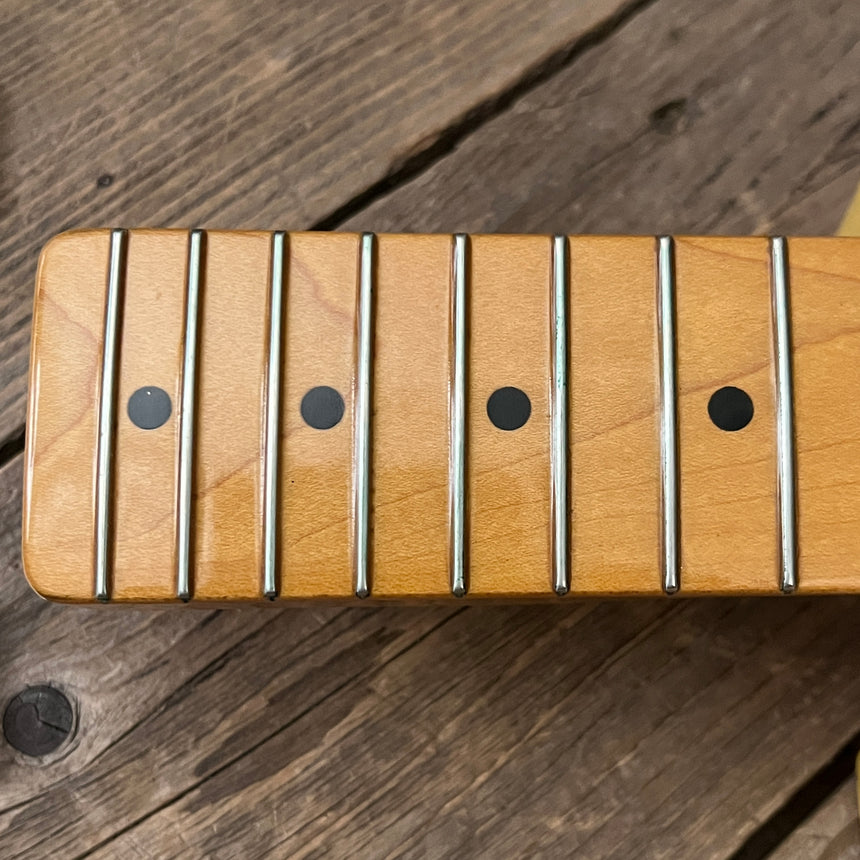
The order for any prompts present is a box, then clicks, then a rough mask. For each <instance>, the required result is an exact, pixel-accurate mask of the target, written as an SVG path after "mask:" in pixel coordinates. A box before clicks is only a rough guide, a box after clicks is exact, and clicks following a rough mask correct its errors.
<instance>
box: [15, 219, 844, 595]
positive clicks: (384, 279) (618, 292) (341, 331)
mask: <svg viewBox="0 0 860 860" xmlns="http://www.w3.org/2000/svg"><path fill="white" fill-rule="evenodd" d="M187 243H188V234H187V233H185V232H173V231H163V232H159V231H131V232H130V233H129V241H128V255H127V261H126V267H125V275H124V281H125V290H124V292H125V298H124V301H123V311H124V312H123V314H122V315H121V323H120V332H119V335H120V343H121V348H120V353H119V356H120V357H119V365H118V368H119V391H118V398H117V400H118V406H117V421H116V428H115V447H114V456H113V468H114V481H113V484H114V495H113V516H112V520H111V541H112V547H113V554H112V570H111V597H112V599H114V600H117V601H134V600H172V599H175V595H176V589H175V584H176V570H175V567H176V555H175V540H176V527H175V518H176V515H177V510H176V509H177V504H178V503H177V502H176V501H175V499H176V472H177V468H178V446H177V434H178V426H179V423H178V406H177V405H176V404H177V403H178V400H179V386H180V381H181V374H182V356H183V353H184V350H185V346H184V345H183V343H182V338H183V322H182V320H183V314H184V296H185V289H186V266H185V254H186V250H187ZM467 247H468V254H467V277H466V282H467V290H466V294H467V305H468V320H469V328H468V344H467V356H468V370H467V384H466V392H467V416H466V426H465V430H466V438H467V446H466V464H467V468H466V474H467V482H466V503H467V517H466V528H467V545H468V562H467V575H468V583H467V584H468V589H469V595H470V596H472V597H476V598H478V597H512V598H527V597H546V598H548V599H553V594H552V589H551V560H550V548H551V534H550V531H551V504H550V486H551V482H550V477H551V468H550V421H549V414H550V397H551V392H550V381H551V372H550V356H551V351H552V344H551V331H552V326H551V319H550V311H551V308H550V295H551V263H552V242H551V239H550V237H547V236H486V235H479V236H472V237H471V238H470V239H469V240H468V243H467ZM569 247H570V285H569V287H570V289H569V297H570V301H569V320H568V323H569V331H570V350H569V363H568V364H569V371H570V385H569V387H570V395H569V399H570V406H571V410H570V411H571V417H570V429H571V435H570V438H571V443H570V449H569V452H568V453H569V464H568V465H569V470H570V476H571V492H570V517H571V536H572V540H571V559H572V564H571V590H572V592H573V593H574V594H580V595H585V594H608V595H610V594H635V593H658V592H659V590H660V583H661V570H660V516H661V506H660V492H661V488H660V448H659V410H658V406H659V398H658V393H657V392H658V370H657V362H656V352H657V325H656V271H655V260H656V244H655V241H654V239H653V238H649V237H644V238H611V237H597V238H595V237H573V238H571V239H570V240H569ZM107 248H108V234H107V232H106V231H103V232H84V233H77V234H68V235H65V236H62V237H60V238H59V239H57V240H56V241H55V242H53V243H51V244H50V245H49V246H48V248H47V249H46V252H45V254H44V256H43V261H42V266H41V267H40V271H39V283H38V287H37V313H36V318H35V319H36V324H35V327H34V336H33V364H32V374H33V375H32V395H31V424H30V433H29V437H28V438H29V453H28V457H29V460H28V463H29V468H28V484H27V501H26V505H25V526H24V545H25V563H26V566H27V570H28V574H29V576H30V580H31V582H32V584H33V585H34V587H35V588H36V589H37V590H38V591H39V592H40V593H42V594H45V595H46V596H51V597H57V598H59V599H63V600H70V601H87V600H92V599H93V532H94V516H93V487H94V485H95V469H96V467H95V463H94V445H95V441H94V440H95V432H96V431H95V427H96V404H97V402H98V393H99V384H100V383H99V375H100V362H101V353H102V346H101V343H102V339H103V330H102V329H103V324H104V323H103V316H104V304H105V291H106V270H107ZM452 254H453V239H452V237H451V236H403V235H400V236H396V235H382V236H380V237H378V240H377V243H376V262H375V265H374V269H373V282H374V287H373V291H374V326H373V328H374V344H373V370H372V385H371V403H372V421H371V474H372V480H371V496H370V529H371V539H370V557H369V561H370V564H369V570H370V579H371V593H372V596H373V597H375V598H380V599H384V598H414V597H418V598H421V597H423V598H427V597H446V596H448V595H449V594H450V564H449V557H450V544H449V540H450V537H449V535H450V521H449V517H450V495H449V470H450V435H449V434H450V432H451V414H452V413H451V410H450V390H449V389H450V362H451V355H452V347H451V307H452V306H451V294H452V293H451V291H452V268H451V264H452ZM858 258H860V242H857V241H856V240H855V241H852V240H820V239H810V240H794V241H793V242H792V245H791V251H790V253H789V265H790V269H791V277H790V281H791V284H792V287H791V293H792V295H793V296H794V299H793V302H794V318H793V325H792V328H793V336H794V339H795V342H796V358H795V363H796V371H795V375H796V389H797V439H798V472H797V475H798V510H799V515H798V525H799V529H798V536H799V546H800V556H799V577H800V589H801V590H809V591H835V590H841V591H850V590H856V589H858V587H860V585H858V581H860V576H858V573H857V567H858V564H860V563H858V562H857V560H856V559H857V558H858V557H860V554H858V552H857V550H858V549H860V546H858V539H857V537H856V533H857V531H858V530H857V528H856V526H855V511H856V510H858V509H860V504H858V503H860V494H858V492H857V491H856V484H857V483H858V479H857V477H856V475H855V472H856V469H857V466H856V464H857V462H859V461H860V458H858V456H857V453H858V452H857V451H856V443H855V436H854V434H853V432H852V424H851V422H850V421H846V419H845V408H846V407H845V404H849V403H851V402H854V401H855V400H856V399H857V393H858V392H860V378H858V377H857V374H856V371H855V370H854V367H855V366H856V365H857V361H856V360H855V359H854V356H855V354H856V353H857V352H860V343H857V342H856V335H855V333H854V329H856V328H857V327H858V320H857V319H855V317H858V311H857V310H856V307H857V305H858V303H857V302H856V301H855V300H854V298H855V292H856V288H857V276H856V266H857V261H858ZM675 261H676V267H675V269H676V298H677V313H676V317H677V319H676V332H675V334H676V341H677V345H676V350H677V371H678V393H679V396H678V400H677V412H678V427H679V463H680V509H681V516H680V539H681V576H682V582H681V590H682V593H688V594H700V593H732V592H736V593H745V592H757V593H776V590H777V578H778V577H777V546H778V537H779V530H778V529H779V526H778V521H777V511H776V452H775V441H774V440H775V432H776V418H775V407H774V393H775V392H774V387H775V379H774V334H773V319H772V317H773V310H772V297H771V294H772V289H771V273H770V263H769V245H768V241H767V240H766V239H755V238H752V239H718V238H709V239H703V238H680V239H678V240H677V241H676V243H675ZM285 263H286V265H285V270H284V272H285V277H284V301H285V312H284V328H283V366H282V374H283V380H284V381H283V385H282V390H281V392H280V397H281V404H280V414H281V434H280V450H281V458H280V464H281V466H280V469H279V472H278V478H279V482H280V492H279V497H278V498H279V503H280V504H279V513H278V534H279V537H280V540H279V541H278V547H277V551H278V561H279V568H278V571H279V573H278V576H279V583H278V585H279V593H280V596H281V598H282V599H308V598H340V599H350V598H352V596H353V594H354V572H355V565H356V557H355V553H356V549H355V547H354V545H353V541H354V535H353V528H352V523H353V516H354V504H355V498H354V489H355V487H354V480H355V479H354V470H353V467H354V451H355V446H354V440H355V437H354V434H355V432H356V431H355V427H354V408H353V402H354V387H355V384H356V381H355V376H356V325H357V320H356V303H357V296H358V269H359V237H358V236H357V235H355V234H312V233H296V234H291V235H289V236H288V237H287V243H286V261H285ZM271 268H272V236H271V234H270V233H262V232H258V233H229V232H212V233H209V234H208V235H207V236H206V238H205V242H204V256H203V266H202V273H203V274H202V282H201V300H200V310H199V337H198V369H197V388H196V429H195V444H194V462H193V478H194V493H193V499H192V508H191V516H192V522H193V553H192V565H191V586H192V596H193V599H195V600H199V601H213V602H224V601H253V600H259V599H261V598H262V595H263V580H262V576H263V544H262V505H263V474H264V468H265V447H264V423H265V422H264V417H265V410H266V379H267V361H268V354H269V343H268V338H269V324H270V318H269V302H270V295H271V283H270V281H271ZM858 319H860V317H858ZM145 385H159V387H163V388H164V389H165V390H166V391H168V392H169V393H170V394H171V397H172V399H173V401H174V410H173V414H172V415H171V417H170V419H169V420H168V421H167V422H166V423H165V424H164V425H163V426H161V427H159V428H157V429H155V430H141V429H140V428H137V427H134V426H133V425H132V423H131V421H130V420H129V417H128V415H127V412H126V403H127V400H128V397H129V396H130V394H131V392H133V391H134V390H136V389H137V388H139V387H141V386H145ZM322 385H325V386H329V387H331V388H334V389H335V390H336V391H337V392H338V394H339V395H340V396H341V398H342V399H343V404H344V411H343V416H342V417H341V419H340V420H339V421H338V422H337V423H336V424H335V425H334V426H332V427H330V428H328V429H318V428H315V427H313V426H310V424H309V422H308V421H306V420H304V418H303V416H302V413H301V408H302V407H301V404H302V400H303V398H304V397H305V395H306V394H307V393H308V392H309V391H310V390H312V389H314V388H316V387H317V386H322ZM727 385H733V386H736V387H739V388H742V389H743V390H744V391H746V392H747V393H748V394H749V395H750V397H751V398H752V400H753V402H754V404H755V414H754V417H753V420H752V421H751V422H750V423H749V424H748V425H747V426H745V427H744V428H743V429H740V430H737V431H735V432H727V431H725V430H721V429H719V428H718V427H716V426H715V424H714V423H713V422H712V421H711V420H710V418H709V416H708V402H709V400H710V397H711V395H712V394H713V392H714V391H715V390H717V389H718V388H721V387H723V386H727ZM506 386H515V387H516V388H519V389H521V390H522V391H524V392H525V393H526V394H527V395H528V397H529V400H530V404H531V414H530V416H529V418H528V420H527V421H526V423H525V424H524V425H523V426H522V427H520V428H518V429H515V430H504V429H500V428H499V427H498V426H495V425H494V423H493V421H492V420H491V419H490V417H489V415H488V409H487V403H488V400H489V398H490V396H491V395H492V394H493V392H494V391H496V390H497V389H500V388H503V387H506ZM138 569H140V570H141V571H142V572H141V573H140V574H139V575H138V573H137V570H138Z"/></svg>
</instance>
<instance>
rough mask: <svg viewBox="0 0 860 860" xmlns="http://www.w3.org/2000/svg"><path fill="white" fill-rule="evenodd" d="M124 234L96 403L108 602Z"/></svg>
mask: <svg viewBox="0 0 860 860" xmlns="http://www.w3.org/2000/svg"><path fill="white" fill-rule="evenodd" d="M125 244H126V231H125V230H112V231H111V234H110V263H109V265H108V284H107V297H106V302H105V322H104V351H103V353H102V376H101V396H100V399H99V419H98V421H99V430H98V452H97V461H96V512H95V514H96V547H95V550H96V552H95V591H96V598H97V599H98V600H109V599H110V586H109V583H108V555H109V553H110V546H109V541H110V509H111V490H112V485H113V480H112V479H113V448H114V424H115V417H116V376H117V353H118V341H119V332H118V328H119V312H120V300H121V293H122V287H123V277H124V272H123V258H124V256H125Z"/></svg>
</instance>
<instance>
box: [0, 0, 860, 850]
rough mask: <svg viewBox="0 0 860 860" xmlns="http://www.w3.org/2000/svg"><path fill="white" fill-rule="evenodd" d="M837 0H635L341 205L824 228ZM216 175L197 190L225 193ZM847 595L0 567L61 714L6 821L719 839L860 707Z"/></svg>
mask: <svg viewBox="0 0 860 860" xmlns="http://www.w3.org/2000/svg"><path fill="white" fill-rule="evenodd" d="M825 11H826V14H825ZM853 11H854V9H853V5H852V4H851V3H850V2H847V0H846V2H842V3H832V4H830V5H829V6H828V8H827V9H826V10H824V9H821V8H815V9H810V8H809V6H808V5H807V4H805V3H801V2H800V0H790V2H777V0H767V2H758V3H755V4H748V3H745V2H732V3H725V4H723V5H722V6H708V7H705V6H703V5H702V4H700V3H698V2H695V0H687V2H680V0H658V2H656V3H655V4H654V5H653V7H652V8H650V9H649V10H646V11H645V12H642V13H640V14H639V15H637V16H636V17H635V18H633V20H632V21H631V22H630V24H629V25H627V26H626V27H624V28H623V29H621V30H619V31H618V32H617V33H615V34H613V36H612V37H611V38H610V39H608V40H607V41H606V43H605V44H604V45H602V46H598V47H596V48H594V49H593V50H591V51H589V52H588V53H586V54H585V55H583V56H582V57H581V58H580V59H579V60H578V61H576V62H574V63H572V64H571V65H570V67H569V68H568V69H567V70H566V71H564V72H563V73H561V74H559V75H557V76H556V77H555V78H554V79H553V80H551V81H550V82H548V83H546V84H544V85H542V86H540V87H538V88H537V89H535V91H534V92H532V93H530V94H529V95H527V96H525V97H524V98H522V99H520V100H519V101H518V102H517V103H516V104H514V105H513V106H512V109H511V110H510V111H508V112H506V113H505V114H503V115H502V116H501V117H500V118H499V119H498V120H495V121H493V122H490V123H488V124H487V125H486V126H484V127H483V128H481V129H479V130H477V131H476V132H475V133H474V134H473V135H471V136H470V137H469V139H467V140H466V141H464V142H463V144H462V145H461V146H460V147H459V148H458V150H457V151H456V152H454V153H453V154H451V155H450V156H449V157H447V158H445V159H443V160H442V161H441V162H440V163H439V164H438V165H437V166H436V167H433V168H430V169H429V170H427V171H426V172H425V173H424V174H423V175H422V176H421V177H419V178H418V179H416V180H415V181H414V182H411V183H408V184H407V185H405V186H404V187H403V188H402V189H399V190H397V191H395V192H394V193H392V194H390V195H388V196H387V197H386V198H385V200H384V201H382V202H381V203H380V204H379V205H378V206H374V207H371V208H370V209H369V210H368V211H367V212H365V213H362V215H361V216H360V217H358V218H356V219H354V220H353V221H352V222H351V226H359V225H361V226H371V227H375V228H391V229H394V228H404V227H405V228H412V229H418V228H424V229H427V228H432V229H445V230H454V229H459V228H468V229H498V230H503V229H511V230H589V229H591V230H597V229H606V230H642V231H647V232H653V231H655V230H674V229H689V230H693V229H699V230H707V229H710V230H720V231H729V230H731V231H736V232H737V231H746V230H752V229H767V228H769V225H771V224H773V225H774V226H778V227H780V228H782V229H793V228H796V229H801V230H803V231H807V232H828V231H830V230H831V229H832V227H833V226H834V224H835V223H836V221H837V220H838V217H839V214H840V212H839V209H840V207H841V205H842V202H843V201H845V200H847V198H848V197H849V196H850V194H851V191H852V189H853V184H854V182H855V181H856V179H857V173H858V167H860V162H858V152H857V139H858V129H857V127H856V117H855V116H854V115H853V113H852V110H853V107H852V106H854V105H856V102H857V86H858V84H857V81H858V80H860V75H858V74H857V72H858V71H860V69H858V53H857V47H856V45H857V39H858V26H860V21H857V20H855V19H856V15H854V14H852V13H853ZM511 38H514V37H513V36H512V37H511ZM768 87H770V88H773V89H774V90H775V91H776V92H768ZM683 99H686V101H685V102H683V104H682V101H681V100H683ZM185 133H186V132H184V131H183V132H181V133H178V137H179V138H181V136H182V134H185ZM748 138H749V139H748ZM213 158H214V155H213ZM726 159H727V160H726ZM723 162H725V163H723ZM298 175H299V176H302V174H301V173H299V174H298ZM304 175H305V176H307V174H304ZM706 179H707V180H709V181H705V180H706ZM754 179H757V184H756V183H755V182H754ZM307 181H309V182H310V181H313V180H310V179H308V180H307ZM237 182H238V180H237ZM697 183H699V186H700V187H699V186H697ZM750 183H753V186H752V187H751V188H750V187H749V186H750ZM112 187H113V186H112ZM238 193H239V191H237V190H236V188H234V187H230V188H229V189H228V190H227V191H221V192H220V193H219V194H218V195H216V196H215V197H213V198H212V201H210V202H209V203H204V204H202V205H204V206H205V205H210V206H216V205H217V206H225V207H230V206H233V205H235V206H237V207H238V208H237V209H235V210H232V209H231V210H230V211H235V212H236V213H237V214H242V212H243V210H242V205H244V204H241V203H235V201H231V198H230V195H233V194H238ZM255 193H256V192H255ZM124 194H126V195H127V197H126V200H127V202H128V204H129V205H130V206H131V205H133V199H132V198H133V192H132V190H131V189H128V190H127V191H125V192H124ZM732 200H734V203H733V204H730V201H732ZM272 205H274V204H272ZM201 211H202V210H201ZM224 211H227V209H225V210H224ZM254 223H260V222H258V221H254ZM266 226H273V225H272V224H271V222H269V223H268V224H266ZM19 469H20V465H19V463H18V461H16V463H15V464H14V465H12V466H10V467H7V468H6V469H5V470H4V471H3V472H2V473H0V488H3V489H0V499H5V500H6V503H5V504H4V505H3V506H2V508H0V517H2V518H5V519H4V522H5V523H6V524H5V525H0V560H2V561H0V564H2V568H0V569H2V570H3V571H4V574H3V577H4V578H3V583H2V588H3V589H7V588H9V585H8V583H9V582H17V583H19V586H20V580H19V572H18V571H17V570H15V565H14V563H13V562H12V561H11V559H13V558H14V557H15V556H16V554H17V553H16V549H15V548H16V546H17V541H18V535H17V534H16V533H14V525H13V524H14V522H15V516H16V511H15V508H16V506H17V504H19V502H18V501H17V499H18V496H17V495H16V494H17V489H15V488H14V485H15V484H16V483H17V482H18V479H19V471H18V470H19ZM858 609H860V603H858V600H857V599H854V598H841V599H832V600H814V599H797V598H791V599H785V600H779V599H771V600H767V599H764V600H754V599H750V600H740V601H735V600H710V601H706V600H700V601H691V602H685V601H680V602H664V601H618V602H614V603H609V602H603V603H601V602H572V601H571V602H565V603H564V604H559V605H558V606H555V607H545V606H542V607H495V608H493V607H475V608H465V609H464V608H463V607H461V606H460V605H458V606H457V607H454V608H451V609H449V608H446V607H436V608H421V609H379V610H376V609H366V608H362V609H358V610H348V611H341V610H336V609H333V610H296V611H289V612H277V611H274V612H273V613H271V614H266V613H265V612H264V611H262V610H261V611H259V612H254V611H251V613H250V614H248V613H246V612H244V611H242V612H222V613H219V614H217V615H212V616H210V615H208V614H204V615H201V616H199V618H198V619H196V620H191V618H192V617H191V616H190V615H189V614H187V613H184V612H182V611H181V610H180V611H176V610H170V611H155V612H150V613H145V612H136V613H128V614H123V615H121V616H120V615H116V616H113V615H112V614H111V613H109V612H105V611H104V610H99V609H96V610H78V609H71V608H62V607H49V606H47V605H45V604H41V603H39V602H38V601H37V600H36V598H34V597H32V596H30V595H26V596H23V595H22V594H20V593H19V592H14V591H10V592H9V597H6V596H5V592H4V596H3V598H2V600H0V646H2V647H3V653H4V654H8V655H9V658H8V662H6V663H4V673H3V674H0V678H2V682H3V684H4V685H5V686H4V688H3V691H2V692H3V693H4V695H5V694H6V690H7V689H8V690H9V691H11V692H15V691H17V689H18V688H19V687H20V686H21V685H22V684H24V683H37V682H40V681H45V680H48V681H50V680H54V681H56V682H57V683H59V684H61V685H62V686H64V687H65V688H67V689H70V690H71V691H72V692H73V693H74V696H75V698H76V699H77V701H78V703H79V707H80V711H81V715H82V725H81V733H80V734H79V736H78V737H79V740H78V741H77V744H76V745H74V746H73V747H72V748H71V749H69V750H68V751H67V753H66V754H65V757H63V758H61V760H60V761H58V762H57V763H55V764H51V765H49V766H44V767H41V768H40V767H35V766H33V765H32V764H29V763H27V762H24V761H23V760H21V759H19V758H17V757H15V756H13V755H12V754H11V753H10V752H9V750H8V748H4V749H3V750H2V751H0V765H2V767H0V845H2V846H3V849H4V854H7V853H8V854H9V856H15V854H16V853H18V852H24V851H30V852H31V853H34V854H51V853H53V854H58V855H60V856H63V855H71V856H74V855H75V854H76V853H79V852H82V851H85V850H88V849H90V848H91V847H93V846H98V845H101V849H100V850H99V851H97V852H96V856H103V857H113V856H131V857H134V856H140V857H144V856H171V855H176V854H182V855H183V856H208V857H221V856H223V857H227V856H243V857H261V856H265V854H266V852H267V851H268V852H273V853H275V854H276V855H278V854H280V855H288V854H290V855H293V854H294V855H296V856H308V855H312V856H318V855H322V854H325V853H328V854H330V855H332V856H341V855H348V856H373V857H376V856H386V855H396V854H398V853H403V854H405V855H406V856H422V855H423V856H468V855H482V856H493V857H498V856H522V855H529V854H531V855H537V854H540V855H542V856H549V857H553V856H569V855H570V854H571V853H572V851H573V850H575V849H579V850H580V852H581V853H582V855H583V856H588V857H603V856H620V857H626V856H655V857H656V856H669V857H678V856H682V857H687V856H690V857H697V858H698V857H725V856H728V855H729V854H730V853H731V851H732V850H733V848H735V847H737V846H738V845H740V844H741V843H742V842H743V839H744V838H745V837H746V836H747V835H748V834H749V833H750V832H752V831H754V830H755V828H756V827H757V826H758V824H759V823H760V822H761V821H763V820H765V819H766V818H767V817H768V816H769V815H770V814H772V813H773V812H774V811H775V810H777V809H778V808H779V807H780V805H781V803H782V802H783V801H784V800H785V798H786V797H788V796H790V794H791V793H792V792H793V791H794V790H795V789H796V788H797V787H798V786H799V785H801V784H802V783H803V781H804V780H805V779H806V778H807V777H808V776H809V775H810V774H812V773H814V772H815V771H816V770H817V769H818V768H819V767H820V766H821V765H822V763H824V762H826V761H827V760H829V759H830V757H831V756H832V755H833V753H834V751H835V750H837V749H839V748H840V747H841V746H842V744H844V743H845V741H846V739H847V738H848V737H850V736H851V735H853V734H854V733H855V732H856V730H857V727H858V724H860V706H858V702H860V653H858V651H857V648H856V624H855V619H856V618H857V614H858ZM209 618H211V621H208V623H205V624H204V621H205V620H206V619H209ZM116 619H119V620H116ZM219 625H220V626H219ZM166 646H169V647H166ZM186 649H187V653H186ZM114 720H116V721H117V722H118V725H117V726H115V727H113V726H112V721H114ZM91 736H92V740H91V739H90V737H91Z"/></svg>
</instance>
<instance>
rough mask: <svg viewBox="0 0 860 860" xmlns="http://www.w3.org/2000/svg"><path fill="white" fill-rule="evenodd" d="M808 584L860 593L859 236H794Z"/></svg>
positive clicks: (803, 568) (803, 575) (802, 527)
mask: <svg viewBox="0 0 860 860" xmlns="http://www.w3.org/2000/svg"><path fill="white" fill-rule="evenodd" d="M789 264H790V267H791V303H792V304H791V306H792V317H793V320H794V365H795V383H794V389H795V427H796V434H797V443H796V445H797V476H798V485H799V487H800V497H799V499H798V533H799V535H800V541H799V546H798V550H799V570H800V588H801V589H803V590H804V591H857V590H858V589H860V527H858V519H857V517H858V511H860V433H858V422H857V419H856V412H855V410H856V404H858V403H860V239H848V238H845V239H791V240H790V241H789Z"/></svg>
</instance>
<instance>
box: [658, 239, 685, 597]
mask: <svg viewBox="0 0 860 860" xmlns="http://www.w3.org/2000/svg"><path fill="white" fill-rule="evenodd" d="M657 246H658V247H657V291H658V294H659V301H658V303H657V325H658V329H659V339H660V475H661V496H662V506H663V523H662V526H663V534H662V550H663V590H664V591H665V592H666V593H667V594H674V593H675V592H676V591H677V590H678V589H679V587H680V565H679V541H678V429H677V411H676V410H677V385H676V381H675V368H676V364H675V247H674V241H673V240H672V237H671V236H660V237H658V240H657Z"/></svg>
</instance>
